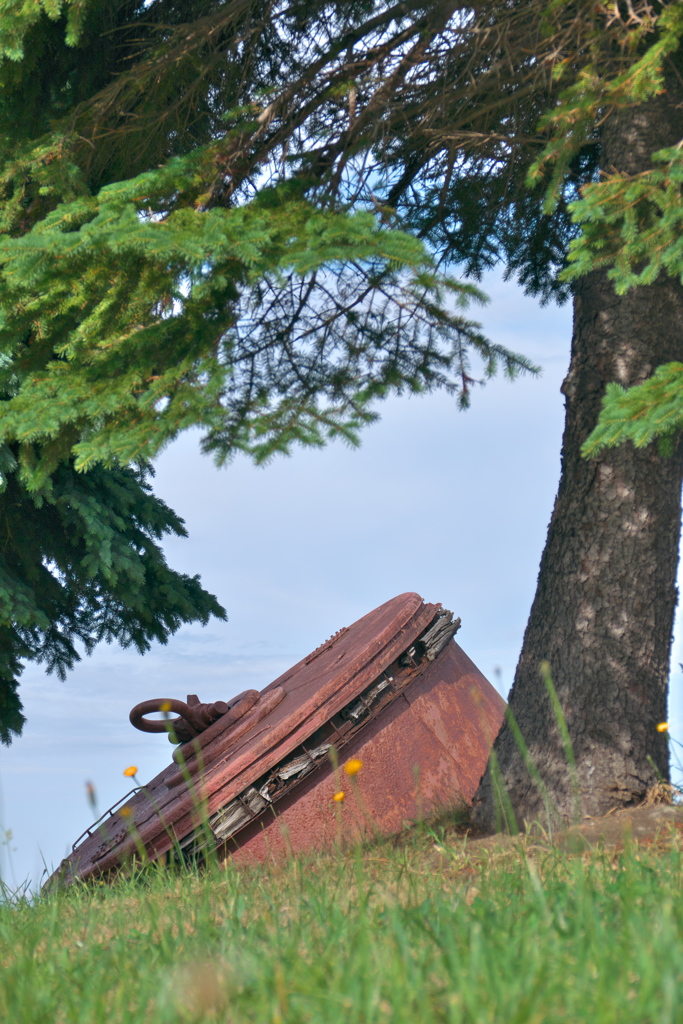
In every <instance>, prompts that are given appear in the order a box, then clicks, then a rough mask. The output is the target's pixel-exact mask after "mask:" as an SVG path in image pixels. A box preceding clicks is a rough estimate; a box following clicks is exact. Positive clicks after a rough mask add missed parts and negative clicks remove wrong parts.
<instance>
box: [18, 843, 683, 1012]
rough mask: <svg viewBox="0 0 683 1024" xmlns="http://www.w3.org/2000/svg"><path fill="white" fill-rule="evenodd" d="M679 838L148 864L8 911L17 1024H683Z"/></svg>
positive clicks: (409, 847)
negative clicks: (582, 849) (181, 868)
mask: <svg viewBox="0 0 683 1024" xmlns="http://www.w3.org/2000/svg"><path fill="white" fill-rule="evenodd" d="M682 882H683V873H682V870H681V852H680V849H679V847H678V844H677V841H676V839H675V838H673V837H672V839H671V841H670V842H668V843H667V844H665V848H662V847H661V846H660V847H659V848H657V849H656V848H655V847H652V848H650V849H638V848H632V849H626V850H625V851H624V852H622V853H620V854H618V855H614V854H612V853H610V852H594V853H591V854H582V855H578V854H575V855H568V854H566V853H560V852H558V851H557V850H554V849H551V848H547V847H544V846H543V845H539V844H535V845H534V844H532V843H530V842H529V841H528V840H527V841H525V840H520V841H519V842H518V843H516V844H515V846H514V848H513V849H509V848H508V849H506V850H505V851H503V852H499V853H496V852H491V851H488V852H486V853H485V854H484V856H483V859H482V858H481V857H478V858H474V857H473V856H472V854H471V853H468V849H467V846H463V840H462V839H460V838H458V837H457V836H455V835H453V836H450V837H449V835H448V833H447V832H446V833H444V832H443V831H441V832H439V831H438V830H436V831H435V830H431V831H429V830H422V831H417V832H416V833H415V835H414V836H413V837H412V838H411V839H409V840H407V841H405V842H404V843H403V844H402V845H401V846H400V847H397V846H395V845H392V844H390V843H384V844H375V845H374V846H371V847H367V848H365V849H362V850H356V851H353V852H351V853H347V854H344V855H341V854H339V855H336V856H327V857H318V858H315V859H309V860H299V861H296V862H293V863H290V864H289V865H286V866H283V867H279V868H269V869H259V870H256V869H250V870H248V871H245V870H244V869H242V870H241V871H239V872H238V871H236V870H234V869H230V868H229V867H228V869H227V870H225V869H222V868H218V867H214V868H212V869H210V870H208V871H207V872H205V873H204V874H202V875H198V874H193V873H191V872H187V873H184V874H182V875H179V874H176V875H171V874H168V873H163V872H159V871H153V872H150V871H148V872H147V873H146V874H144V875H143V876H141V877H138V878H136V879H135V878H131V879H128V880H122V881H120V882H119V883H117V884H116V885H114V886H111V887H107V886H95V887H83V888H81V889H72V890H71V891H69V892H66V893H63V894H56V895H54V896H50V897H48V898H46V899H42V900H38V901H37V902H35V903H34V904H32V905H31V904H29V903H27V902H21V901H19V902H15V903H14V905H5V906H4V907H1V908H0V956H1V960H2V967H3V970H2V971H1V972H0V1019H1V1020H2V1021H8V1022H13V1024H29V1022H31V1024H33V1022H35V1024H47V1022H49V1024H52V1022H56V1024H59V1022H69V1024H71V1022H84V1024H86V1022H87V1024H100V1022H107V1024H124V1022H125V1024H143V1022H144V1024H157V1022H158V1024H161V1022H173V1024H182V1022H185V1021H187V1022H198V1021H214V1020H215V1021H222V1022H234V1024H239V1022H247V1021H249V1022H257V1024H300V1022H301V1024H303V1022H309V1021H310V1022H315V1024H328V1022H329V1024H339V1022H344V1024H346V1022H349V1024H356V1022H358V1024H360V1022H363V1024H375V1022H377V1024H380V1022H389V1021H391V1022H396V1024H399V1022H401V1024H403V1022H406V1024H408V1022H410V1024H416V1022H417V1024H431V1022H437V1021H438V1022H452V1024H455V1022H458V1024H459V1022H467V1024H470V1022H471V1024H475V1022H476V1024H480V1022H481V1024H485V1022H486V1024H489V1022H490V1024H493V1022H496V1024H497V1022H501V1024H546V1022H548V1024H551V1022H554V1021H587V1022H588V1021H590V1022H591V1024H603V1022H608V1021H609V1022H615V1024H616V1022H618V1024H628V1022H631V1021H633V1022H634V1024H635V1022H637V1024H646V1022H652V1024H655V1022H656V1024H668V1022H674V1021H683V898H682Z"/></svg>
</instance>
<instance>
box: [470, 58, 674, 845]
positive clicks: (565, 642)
mask: <svg viewBox="0 0 683 1024" xmlns="http://www.w3.org/2000/svg"><path fill="white" fill-rule="evenodd" d="M667 84H668V88H667V92H666V93H664V94H663V95H662V96H660V97H658V98H657V99H656V100H654V101H652V102H650V103H648V104H646V105H643V106H641V107H637V108H632V109H631V110H626V111H622V112H620V113H618V114H615V115H613V116H612V117H611V118H609V119H608V121H607V122H606V123H605V126H604V128H603V133H602V140H601V150H602V159H601V162H602V166H603V167H604V168H605V169H608V168H609V169H613V168H616V169H618V170H620V171H625V172H627V173H630V174H634V173H638V172H640V171H643V170H645V169H646V168H648V167H650V166H651V162H650V154H651V153H652V152H653V151H655V150H657V149H659V148H661V147H663V146H666V145H673V144H675V143H676V142H678V141H679V140H680V139H681V138H683V112H682V111H683V103H682V102H681V101H682V100H683V89H682V88H681V86H680V85H679V84H678V82H677V80H676V79H675V78H674V77H673V76H672V78H671V80H669V81H668V83H667ZM672 360H682V361H683V288H682V287H681V285H680V284H679V283H678V282H677V281H674V280H672V279H670V278H660V279H659V280H658V281H657V282H655V284H653V285H650V286H648V287H641V288H638V289H635V290H631V291H630V292H628V293H627V294H626V295H624V296H621V297H619V296H617V295H616V294H615V292H614V289H613V287H612V285H611V283H610V282H609V281H608V280H607V277H606V275H605V274H604V273H602V272H596V273H593V274H591V275H590V276H588V277H586V278H584V279H583V280H581V281H580V282H579V283H578V285H577V287H576V290H575V299H574V331H573V338H572V354H571V363H570V368H569V373H568V375H567V377H566V379H565V381H564V383H563V386H562V391H563V394H564V396H565V406H566V421H565V431H564V438H563V444H562V472H561V478H560V486H559V491H558V495H557V498H556V501H555V507H554V510H553V514H552V518H551V521H550V526H549V529H548V537H547V541H546V546H545V550H544V552H543V557H542V560H541V567H540V572H539V577H538V586H537V590H536V596H535V599H534V603H533V605H532V609H531V614H530V618H529V622H528V625H527V628H526V633H525V636H524V642H523V646H522V652H521V655H520V660H519V664H518V666H517V671H516V674H515V681H514V685H513V688H512V691H511V694H510V711H511V713H512V714H513V715H514V717H515V720H516V721H517V723H518V725H519V728H520V730H521V733H522V735H523V736H524V739H525V742H526V744H527V746H528V749H529V753H530V755H531V758H532V759H533V761H534V763H535V765H536V767H537V769H538V772H539V773H540V776H541V777H542V779H543V781H544V783H545V786H546V787H547V790H548V794H549V797H550V803H551V809H552V810H553V811H554V812H555V813H557V814H559V817H560V818H561V819H564V820H568V819H570V818H571V817H572V815H573V814H574V813H576V812H577V811H578V812H579V813H581V814H591V815H599V814H604V813H606V812H607V811H608V810H610V809H611V808H613V807H621V806H626V805H628V804H633V803H637V802H638V801H639V800H641V799H642V797H643V796H644V795H645V793H646V791H647V790H648V788H649V787H650V786H651V785H653V784H654V783H655V782H656V781H657V773H661V775H662V776H664V777H665V778H668V748H667V740H666V736H665V735H663V734H661V733H659V732H658V731H657V729H656V726H657V723H658V722H662V721H664V720H665V719H666V709H667V685H668V676H669V658H670V649H671V638H672V629H673V617H674V611H675V606H676V601H677V590H676V568H677V563H678V543H679V534H680V522H681V481H682V477H683V446H681V445H679V447H678V449H677V451H676V453H675V455H673V456H672V457H668V458H667V457H665V456H662V455H660V454H659V453H658V451H657V450H656V448H655V447H651V448H648V449H645V450H641V451H637V450H636V449H634V447H633V446H632V445H631V444H630V443H627V444H626V445H624V446H622V447H620V448H617V449H613V450H610V451H609V452H608V453H606V454H604V455H602V456H600V457H598V458H596V459H593V460H590V461H589V460H585V459H583V458H582V457H581V454H580V449H581V445H582V444H583V442H584V441H585V440H586V438H587V437H588V434H589V433H590V432H591V430H592V429H593V427H594V426H595V423H596V420H597V417H598V413H599V411H600V401H601V399H602V396H603V394H604V391H605V386H606V384H607V383H608V382H609V381H613V380H616V381H619V382H620V383H621V384H623V385H625V386H629V385H632V384H636V383H640V382H641V381H643V380H644V379H645V378H646V377H648V376H649V375H650V374H651V373H652V371H653V370H654V369H655V367H657V366H658V365H659V364H661V363H666V362H670V361H672ZM543 661H547V662H548V663H549V665H550V669H551V673H552V679H553V682H554V685H555V688H556V691H557V694H558V697H559V700H560V703H561V705H562V708H563V711H564V715H565V717H566V722H567V726H568V730H569V735H570V738H571V742H572V746H573V750H574V756H575V758H576V767H577V778H578V797H579V800H577V794H576V788H575V785H573V783H572V778H571V773H570V771H569V765H568V761H567V756H566V754H565V748H564V746H563V743H562V740H561V736H560V733H559V730H558V725H557V721H556V716H555V714H554V713H553V710H552V707H551V703H550V700H549V698H548V694H547V689H546V685H545V683H544V681H543V679H542V677H541V674H540V665H541V663H542V662H543ZM494 750H495V754H496V757H497V761H498V764H499V768H500V775H498V773H497V772H495V769H494V778H493V779H492V773H491V769H492V762H490V763H489V766H488V767H487V770H486V773H485V774H484V777H483V778H482V781H481V784H480V786H479V790H478V792H477V794H476V796H475V800H474V808H473V817H474V820H475V822H476V823H477V824H479V825H480V826H482V827H485V828H489V829H491V830H494V829H496V827H497V825H499V824H500V822H501V817H500V806H499V797H497V796H496V789H497V788H498V787H499V785H500V782H502V783H503V784H504V786H505V788H506V790H507V793H508V795H509V799H510V803H511V805H512V809H513V810H514V813H515V816H516V819H517V823H518V824H519V825H520V826H521V825H522V823H523V821H524V820H526V821H529V822H530V821H532V820H534V819H537V818H539V817H543V816H544V815H545V813H546V803H545V801H544V798H543V797H542V795H541V793H540V791H539V789H538V788H537V786H536V784H535V783H534V781H533V779H532V777H531V775H530V772H529V770H528V768H527V767H526V766H525V763H524V758H523V757H522V754H521V752H520V750H519V746H518V743H517V742H516V740H515V737H514V735H513V732H512V730H511V728H510V726H509V725H508V724H507V723H505V724H504V725H503V727H502V729H501V731H500V733H499V735H498V738H497V740H496V743H495V745H494ZM495 776H497V778H498V783H496V778H495ZM494 783H496V785H494ZM578 803H580V807H579V806H577V804H578ZM497 805H498V806H497Z"/></svg>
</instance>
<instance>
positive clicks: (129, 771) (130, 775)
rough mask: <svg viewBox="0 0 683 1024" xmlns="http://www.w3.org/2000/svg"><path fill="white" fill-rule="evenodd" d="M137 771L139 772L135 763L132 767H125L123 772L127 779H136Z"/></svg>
mask: <svg viewBox="0 0 683 1024" xmlns="http://www.w3.org/2000/svg"><path fill="white" fill-rule="evenodd" d="M137 773H138V770H137V768H136V767H135V765H134V764H132V765H131V766H130V768H126V769H125V771H124V773H123V774H124V775H125V776H126V778H127V779H134V778H135V776H136V775H137Z"/></svg>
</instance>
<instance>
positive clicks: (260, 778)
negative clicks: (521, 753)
mask: <svg viewBox="0 0 683 1024" xmlns="http://www.w3.org/2000/svg"><path fill="white" fill-rule="evenodd" d="M444 622H445V618H444V616H443V613H441V612H440V606H439V605H433V604H424V603H423V601H422V599H421V598H420V597H419V595H417V594H402V595H400V596H399V597H397V598H394V599H393V600H392V601H388V602H387V603H386V604H384V605H382V606H381V607H379V608H377V609H375V610H374V611H373V612H370V613H369V614H368V615H366V616H364V617H363V618H362V619H360V620H358V622H356V623H354V624H353V625H352V626H350V627H348V628H346V629H344V630H340V631H339V632H338V633H336V634H335V635H334V636H333V637H331V638H330V639H329V640H328V641H326V642H325V643H324V644H322V645H321V646H320V647H319V648H317V649H316V650H315V651H313V652H312V654H310V655H309V656H308V657H307V658H304V659H303V660H302V661H300V662H299V663H298V664H297V665H295V666H293V668H291V669H289V670H288V671H287V672H285V673H284V674H283V675H282V676H280V677H279V678H278V679H276V680H274V681H273V682H272V683H271V684H270V685H269V686H267V687H266V688H265V689H264V690H263V691H261V693H260V694H259V695H258V699H257V700H256V701H253V702H252V703H251V704H250V706H249V709H248V711H247V713H245V714H244V715H243V717H242V718H241V719H240V720H236V719H235V718H234V717H233V718H232V720H231V716H230V712H229V711H228V712H223V713H222V714H221V715H220V717H218V719H217V720H216V721H214V722H213V723H212V724H210V725H208V727H207V728H205V729H204V730H203V731H202V732H200V733H199V734H198V735H197V736H196V737H195V738H194V739H192V741H191V742H190V743H187V744H185V745H184V746H183V747H181V748H179V751H176V755H175V757H176V758H177V759H178V760H180V761H181V762H183V763H182V764H180V765H179V764H176V763H175V762H174V763H172V764H171V765H169V767H168V768H166V769H165V770H164V771H163V772H161V773H160V774H159V775H158V776H157V777H156V778H155V779H153V780H152V782H151V783H149V785H148V786H146V787H143V789H142V790H141V791H140V792H138V793H136V794H135V796H134V797H133V798H132V800H130V801H129V802H128V803H127V804H126V805H125V806H124V809H123V810H125V811H126V813H125V815H124V814H123V813H122V811H121V810H119V811H118V812H117V813H116V814H114V815H112V816H111V817H110V818H108V819H106V820H105V821H104V822H103V823H102V824H101V825H100V826H99V827H98V829H97V830H96V831H94V832H93V831H92V830H91V834H89V835H87V836H86V838H85V839H84V840H83V842H81V843H80V844H79V845H78V846H77V847H76V849H75V851H74V853H73V854H72V855H71V857H69V858H67V860H66V861H65V862H63V864H62V865H61V866H60V869H58V872H57V873H56V875H59V877H61V878H63V879H64V880H65V881H69V880H70V879H73V878H74V877H77V876H78V877H80V878H89V877H94V876H97V875H100V874H106V873H108V872H111V871H115V870H116V869H117V868H118V867H119V866H120V865H121V864H122V863H123V862H124V861H125V860H126V858H129V857H131V856H133V855H134V853H135V850H136V848H137V849H138V850H139V849H140V848H141V846H143V845H144V847H145V849H146V851H147V854H148V856H150V857H151V858H155V857H158V856H161V855H163V854H164V853H166V852H167V851H169V850H171V849H172V848H173V847H174V844H175V845H176V846H177V844H178V843H180V844H181V845H183V844H184V845H185V846H187V844H188V842H194V839H193V836H194V834H195V830H196V828H197V826H198V821H197V817H198V805H199V804H201V805H202V806H203V808H205V810H206V812H207V813H208V815H209V816H210V820H213V819H216V820H218V819H220V817H221V815H224V814H225V813H226V811H225V809H226V808H237V812H239V810H240V804H239V801H241V802H242V803H243V804H244V805H245V808H246V811H245V814H246V813H247V811H248V814H249V815H251V814H253V813H255V811H254V808H259V810H260V809H261V807H262V805H263V807H265V801H270V800H271V799H272V797H271V796H270V795H269V792H266V790H265V789H264V790H263V792H264V793H265V797H259V796H258V794H257V790H256V789H255V788H254V786H256V785H258V786H262V785H263V782H264V779H266V780H267V779H268V773H269V772H270V773H271V782H270V783H268V785H271V783H272V785H274V786H276V787H277V786H279V785H281V783H280V781H279V779H280V776H279V775H277V770H276V769H277V766H280V768H282V766H283V765H286V762H287V758H290V762H291V763H292V764H294V765H295V766H296V765H297V764H298V763H299V762H298V761H297V757H300V756H301V755H302V751H305V752H306V754H305V756H310V757H311V763H310V764H309V765H308V767H307V771H309V772H310V773H311V774H309V775H307V777H306V778H305V779H304V780H303V781H298V779H297V777H296V776H295V777H294V778H293V779H292V780H290V781H289V782H287V784H286V785H285V786H284V789H282V790H281V791H280V793H279V794H276V795H278V802H277V803H273V804H272V806H268V807H267V812H268V813H267V814H264V813H260V816H259V818H258V819H257V820H255V821H254V822H253V823H252V824H246V825H245V826H244V827H242V826H240V828H239V830H238V832H237V833H236V835H233V836H232V838H231V839H230V840H229V844H228V845H229V847H230V849H231V850H236V849H238V850H239V853H237V854H233V855H237V856H242V857H249V858H251V859H263V857H265V856H266V855H268V854H267V853H266V850H268V849H270V850H279V849H280V848H281V846H282V842H283V840H282V839H280V840H278V838H277V837H278V836H280V837H282V826H283V825H286V828H287V830H289V836H290V842H291V843H292V846H293V847H294V848H295V849H306V848H308V847H310V846H317V845H324V843H325V842H327V841H329V840H330V837H331V836H332V837H333V838H334V836H335V830H337V831H338V830H339V827H340V817H341V821H342V824H344V823H345V824H344V829H345V830H346V831H348V833H349V835H353V834H356V833H358V832H361V831H363V830H364V829H367V828H368V827H369V820H370V819H372V820H373V822H374V826H373V827H376V828H379V829H380V830H381V831H392V830H395V829H397V828H400V827H401V825H402V823H403V821H404V820H405V819H410V818H414V817H416V816H417V814H418V812H419V811H420V808H421V809H422V811H425V812H426V811H428V810H431V809H433V808H434V807H435V806H436V805H437V804H438V803H439V802H446V801H448V802H450V803H452V802H453V798H454V796H455V794H456V793H458V792H459V793H461V794H462V796H463V798H464V799H466V800H469V799H471V796H472V794H473V792H474V790H475V789H476V785H477V783H478V780H479V777H480V775H481V773H482V772H483V769H484V766H485V763H486V759H487V757H488V751H489V749H490V745H491V742H492V740H493V738H494V737H495V734H496V732H497V731H498V727H499V725H500V721H501V719H502V714H503V709H504V702H503V701H502V698H500V697H499V696H498V694H497V693H496V692H495V690H493V688H492V687H491V686H490V684H489V683H488V682H487V681H486V679H485V678H484V677H483V676H482V675H481V673H480V672H479V671H478V670H477V669H476V667H475V666H474V665H473V664H472V662H470V660H469V659H468V658H467V656H466V655H465V654H464V652H463V651H462V650H461V649H460V648H459V647H458V646H457V644H455V642H454V641H452V640H450V635H451V634H452V632H453V631H454V629H455V628H457V623H454V624H453V625H452V627H449V628H450V633H449V632H448V629H447V630H446V633H445V634H444ZM420 638H421V639H420ZM445 641H448V642H447V644H446V646H445V647H444V648H443V649H442V646H443V643H444V642H445ZM383 679H388V680H390V684H389V683H386V685H385V684H382V686H380V688H379V690H377V680H383ZM373 687H374V689H373ZM376 690H377V694H378V695H375V696H372V694H375V691H376ZM380 691H381V692H380ZM363 694H365V695H366V696H367V695H368V694H370V695H371V697H372V702H373V705H372V708H371V709H369V710H368V709H367V708H364V707H363V706H362V703H363V702H364V701H366V698H365V697H364V696H363ZM243 697H244V695H240V698H243ZM359 702H360V703H359ZM230 703H231V705H232V706H233V707H235V705H236V704H237V703H239V698H233V700H232V702H230ZM188 704H189V702H188ZM356 707H357V708H360V711H359V712H358V715H357V716H356V717H357V718H358V720H357V721H355V720H354V715H356V712H355V711H354V710H353V709H354V708H356ZM349 709H351V710H350V711H349ZM148 711H149V709H148ZM148 711H147V712H143V713H148ZM344 715H345V716H346V717H344ZM335 723H337V724H335ZM330 730H333V731H334V735H333V742H334V745H335V747H340V748H342V747H343V756H344V758H345V759H346V758H348V757H351V756H356V754H357V756H359V757H361V758H362V760H363V761H364V767H363V771H362V773H361V774H360V775H359V776H358V780H357V782H358V788H357V789H355V788H354V789H353V791H352V795H350V796H347V798H346V799H345V800H344V802H343V805H342V806H341V807H339V806H338V805H335V804H334V803H333V802H331V798H332V795H333V793H330V787H331V785H332V784H333V783H334V782H335V780H334V778H333V775H334V773H333V770H332V766H331V764H330V761H329V758H327V757H324V758H323V759H322V760H321V761H320V763H319V762H318V761H317V760H315V761H314V757H319V756H322V755H320V754H319V750H327V747H329V742H330V741H329V740H328V741H326V742H327V746H325V744H324V743H323V745H322V746H320V747H319V748H316V750H314V751H313V754H312V755H309V753H308V751H309V748H310V746H311V744H313V745H314V744H315V742H316V741H315V737H316V736H318V737H319V738H320V736H322V735H323V733H325V736H328V734H329V735H332V733H331V732H330ZM306 744H308V747H307V746H306ZM354 752H356V754H354ZM305 756H304V760H305ZM292 758H294V761H293V762H292V760H291V759H292ZM415 766H417V767H418V772H419V787H418V788H416V784H415ZM273 772H275V774H272V773H273ZM281 774H283V773H282V772H281ZM284 774H286V773H284ZM252 793H254V794H256V796H254V797H253V798H252V796H251V794H252ZM353 794H355V795H356V796H357V795H359V794H360V795H361V799H360V802H359V801H356V803H357V804H358V806H355V804H354V799H353V798H352V796H353ZM250 800H251V803H250V802H249V801H250ZM259 801H260V802H259ZM364 801H365V803H364ZM359 815H360V817H359ZM211 816H213V818H211ZM219 824H220V822H219ZM221 827H223V826H222V825H221ZM219 833H220V828H219V827H218V826H216V834H217V835H218V834H219ZM266 835H267V836H268V842H266V840H265V836H266ZM226 850H227V847H226Z"/></svg>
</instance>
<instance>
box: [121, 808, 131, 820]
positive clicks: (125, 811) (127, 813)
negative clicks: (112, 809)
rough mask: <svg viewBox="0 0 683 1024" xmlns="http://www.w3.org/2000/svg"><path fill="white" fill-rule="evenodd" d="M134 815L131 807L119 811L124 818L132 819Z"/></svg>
mask: <svg viewBox="0 0 683 1024" xmlns="http://www.w3.org/2000/svg"><path fill="white" fill-rule="evenodd" d="M132 813H133V812H132V811H131V809H130V807H122V808H121V809H120V811H119V814H120V815H121V817H122V818H130V816H131V814H132Z"/></svg>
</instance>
